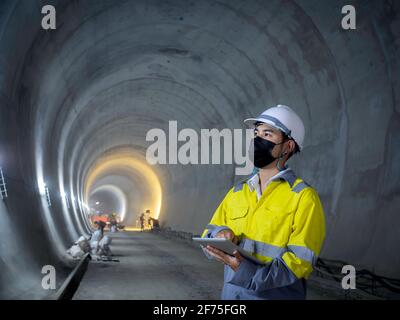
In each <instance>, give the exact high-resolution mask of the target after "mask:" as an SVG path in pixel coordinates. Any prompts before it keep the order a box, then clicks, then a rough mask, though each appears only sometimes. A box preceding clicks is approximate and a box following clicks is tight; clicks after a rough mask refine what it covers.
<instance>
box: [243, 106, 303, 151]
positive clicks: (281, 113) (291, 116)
mask: <svg viewBox="0 0 400 320" xmlns="http://www.w3.org/2000/svg"><path fill="white" fill-rule="evenodd" d="M258 121H260V122H264V123H267V124H269V125H271V126H273V127H275V128H277V129H279V130H281V131H282V132H284V133H285V134H286V135H287V136H288V137H289V138H292V139H293V140H294V141H296V143H297V145H298V146H299V148H300V150H302V149H303V142H304V134H305V129H304V124H303V121H302V120H301V118H300V117H299V116H298V114H297V113H296V112H294V111H293V110H292V109H291V108H289V107H288V106H284V105H281V104H278V105H277V106H275V107H272V108H269V109H267V110H265V111H264V112H263V113H261V114H260V115H259V116H258V117H257V118H249V119H246V120H244V123H246V124H248V125H254V124H255V123H256V122H258Z"/></svg>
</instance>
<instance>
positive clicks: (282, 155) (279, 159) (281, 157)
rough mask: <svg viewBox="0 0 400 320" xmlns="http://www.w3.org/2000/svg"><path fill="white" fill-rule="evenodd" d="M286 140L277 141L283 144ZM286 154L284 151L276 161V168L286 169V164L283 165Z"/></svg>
mask: <svg viewBox="0 0 400 320" xmlns="http://www.w3.org/2000/svg"><path fill="white" fill-rule="evenodd" d="M285 142H286V141H282V142H281V143H277V145H279V144H283V143H285ZM285 155H286V152H284V153H282V154H281V155H280V156H279V157H278V158H277V159H278V162H277V163H276V168H277V169H278V170H279V171H282V170H285V169H286V166H284V167H282V165H281V160H282V159H283V157H284V156H285Z"/></svg>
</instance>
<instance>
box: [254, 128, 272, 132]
mask: <svg viewBox="0 0 400 320" xmlns="http://www.w3.org/2000/svg"><path fill="white" fill-rule="evenodd" d="M254 130H257V131H260V129H258V128H254ZM261 131H264V132H275V131H274V130H273V129H261Z"/></svg>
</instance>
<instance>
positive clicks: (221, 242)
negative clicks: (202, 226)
mask: <svg viewBox="0 0 400 320" xmlns="http://www.w3.org/2000/svg"><path fill="white" fill-rule="evenodd" d="M192 239H193V241H195V242H197V243H198V244H200V245H201V246H203V247H206V246H208V245H209V246H211V247H214V248H217V249H219V250H221V251H223V252H225V253H227V254H229V255H231V256H233V252H234V251H236V250H237V251H238V252H239V253H240V254H241V255H242V256H243V257H245V258H247V259H249V260H251V261H253V262H255V263H257V264H262V262H261V261H260V260H258V259H257V258H255V257H253V256H252V255H251V253H250V252H248V251H245V250H243V248H241V247H239V246H237V245H236V244H234V243H233V242H232V241H230V240H228V239H225V238H199V237H194V238H192Z"/></svg>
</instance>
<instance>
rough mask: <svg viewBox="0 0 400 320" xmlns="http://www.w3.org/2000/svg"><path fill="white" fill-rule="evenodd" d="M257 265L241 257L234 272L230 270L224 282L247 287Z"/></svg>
mask: <svg viewBox="0 0 400 320" xmlns="http://www.w3.org/2000/svg"><path fill="white" fill-rule="evenodd" d="M257 269H258V267H257V265H256V264H255V263H253V262H251V261H249V260H247V259H243V260H242V262H241V263H240V265H239V268H238V269H237V271H236V272H230V277H229V278H228V279H227V281H226V282H228V283H230V284H234V285H237V286H239V287H242V288H249V287H250V286H251V281H252V279H253V277H254V275H255V274H256V272H257Z"/></svg>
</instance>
